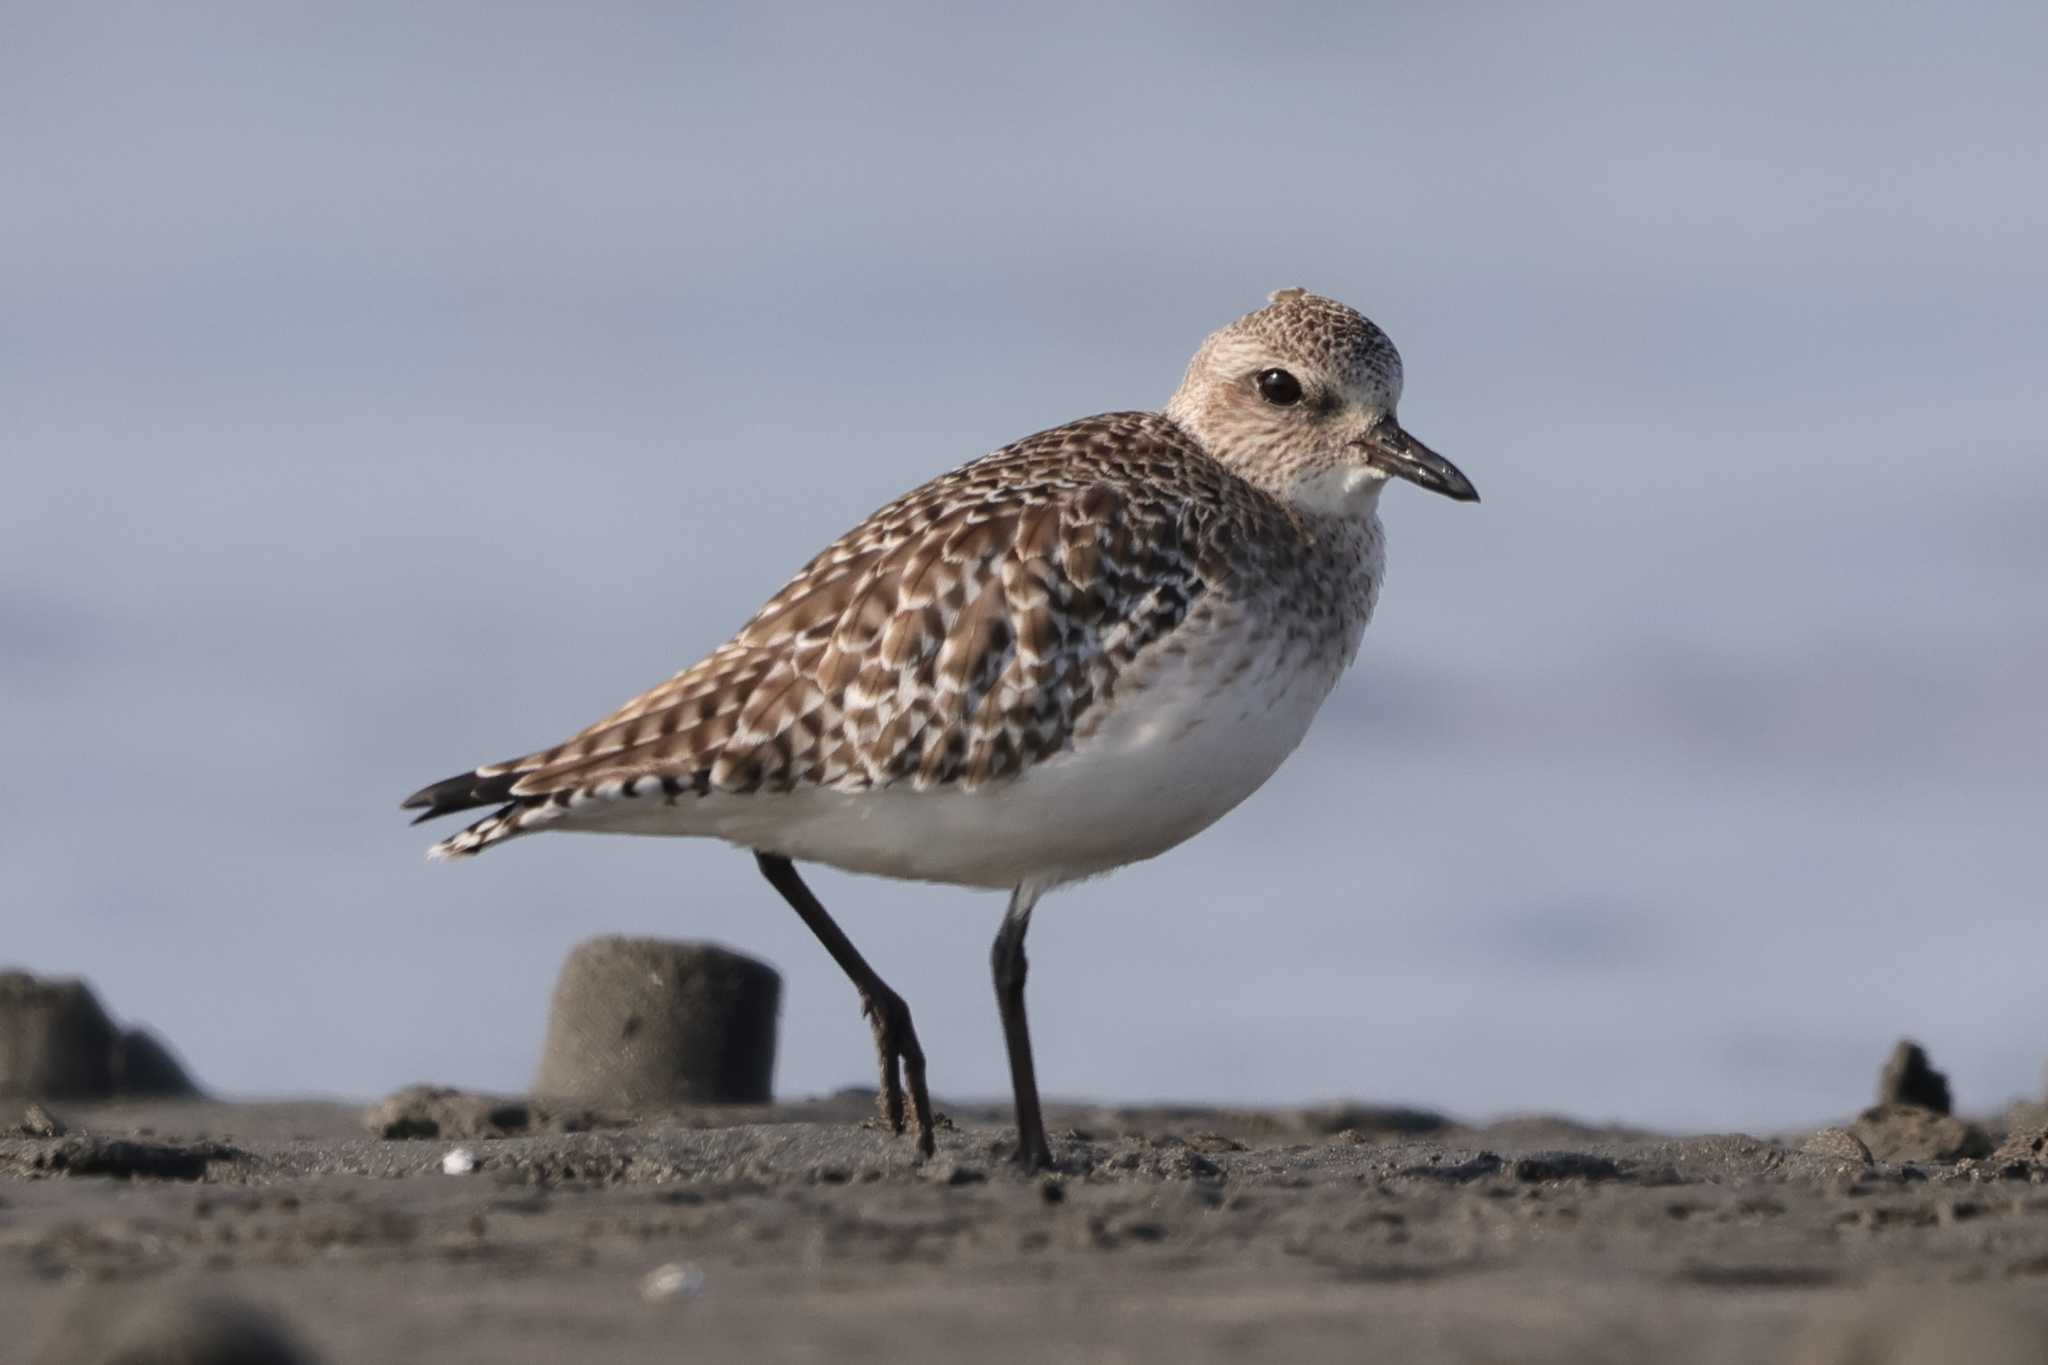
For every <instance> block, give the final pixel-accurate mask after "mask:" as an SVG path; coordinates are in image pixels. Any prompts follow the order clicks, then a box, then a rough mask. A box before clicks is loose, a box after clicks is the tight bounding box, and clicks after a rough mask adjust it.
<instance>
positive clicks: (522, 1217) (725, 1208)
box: [0, 1095, 2048, 1365]
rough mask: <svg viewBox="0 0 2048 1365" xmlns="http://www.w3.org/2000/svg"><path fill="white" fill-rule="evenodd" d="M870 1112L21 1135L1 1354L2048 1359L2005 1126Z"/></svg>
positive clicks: (2034, 1175)
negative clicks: (1873, 1143)
mask: <svg viewBox="0 0 2048 1365" xmlns="http://www.w3.org/2000/svg"><path fill="white" fill-rule="evenodd" d="M443 1102H445V1096H444V1097H443ZM867 1104H868V1101H867V1099H866V1098H865V1097H860V1096H854V1095H846V1096H841V1097H836V1098H834V1099H830V1100H824V1101H818V1102H815V1103H810V1104H798V1105H785V1106H779V1107H770V1106H759V1107H739V1108H714V1107H704V1108H694V1109H675V1110H669V1111H664V1112H662V1113H660V1114H657V1115H652V1116H642V1117H640V1118H638V1119H621V1118H619V1117H618V1116H604V1117H600V1118H596V1119H593V1120H592V1123H593V1126H589V1127H586V1128H582V1130H581V1131H558V1130H559V1129H560V1128H562V1127H564V1126H567V1127H571V1128H576V1127H581V1124H580V1122H579V1123H570V1124H567V1125H565V1124H563V1123H561V1122H559V1121H557V1120H553V1119H551V1118H550V1116H549V1114H548V1112H547V1111H545V1110H541V1109H536V1110H534V1111H533V1112H534V1115H535V1117H534V1119H533V1121H532V1124H531V1127H530V1128H526V1129H524V1130H522V1129H521V1127H520V1124H519V1122H517V1121H514V1120H515V1118H516V1116H514V1115H512V1114H509V1113H507V1112H506V1111H504V1110H503V1109H502V1108H500V1107H499V1106H497V1105H496V1104H495V1103H493V1102H489V1101H484V1102H479V1104H477V1105H475V1106H472V1109H471V1110H470V1111H469V1112H474V1113H476V1114H480V1115H485V1116H489V1115H491V1114H496V1115H497V1119H498V1120H499V1121H497V1122H484V1121H482V1120H479V1122H478V1126H477V1128H476V1131H479V1132H493V1131H512V1132H514V1133H515V1135H514V1136H507V1137H472V1138H460V1139H450V1138H447V1137H440V1138H434V1139H422V1138H412V1139H389V1138H383V1137H380V1136H373V1135H372V1134H371V1131H370V1126H369V1123H367V1122H366V1116H365V1111H364V1109H363V1108H362V1107H361V1106H340V1105H328V1104H291V1105H277V1104H263V1105H233V1104H222V1103H212V1102H204V1101H183V1102H169V1101H163V1102H150V1103H136V1102H129V1103H102V1104H96V1105H91V1104H77V1105H72V1106H69V1107H55V1106H52V1107H53V1108H56V1113H55V1115H54V1117H55V1118H56V1119H57V1120H58V1121H59V1122H61V1124H62V1126H63V1128H64V1131H63V1132H62V1133H61V1134H60V1135H56V1136H48V1135H45V1136H26V1135H19V1136H7V1137H0V1322H4V1323H5V1324H7V1326H6V1328H5V1329H4V1335H5V1340H4V1342H0V1359H6V1360H10V1361H11V1360H16V1359H26V1360H36V1361H49V1362H70V1361H81V1362H82V1361H103V1360H110V1359H123V1360H128V1359H133V1360H144V1359H153V1358H155V1357H151V1356H148V1355H147V1354H141V1355H138V1354H135V1352H134V1350H133V1349H131V1348H130V1347H125V1346H123V1345H122V1344H121V1343H123V1342H130V1343H132V1342H133V1341H135V1340H141V1341H144V1342H150V1341H161V1340H167V1339H168V1337H169V1335H170V1334H171V1329H170V1328H165V1327H163V1326H162V1324H164V1323H166V1322H169V1323H172V1324H173V1325H174V1326H177V1325H178V1324H182V1326H177V1330H179V1331H185V1330H188V1329H189V1330H191V1331H195V1332H200V1333H201V1334H202V1335H203V1334H204V1333H205V1332H209V1331H210V1332H214V1333H215V1334H216V1335H219V1334H223V1333H224V1334H227V1336H231V1337H234V1338H235V1339H236V1340H240V1339H242V1336H247V1335H249V1334H254V1335H255V1336H257V1337H262V1336H263V1334H264V1333H266V1332H268V1333H272V1334H274V1335H276V1336H277V1337H278V1339H279V1340H286V1341H288V1342H289V1343H290V1349H289V1350H287V1349H286V1348H285V1347H284V1346H277V1347H275V1349H273V1350H272V1352H271V1354H270V1355H269V1356H266V1357H263V1358H267V1359H268V1358H275V1359H304V1360H316V1361H328V1362H333V1363H335V1365H342V1363H344V1362H383V1361H408V1360H435V1361H469V1360H475V1361H491V1362H497V1363H498V1365H513V1363H515V1362H542V1361H560V1360H602V1361H656V1360H660V1361H671V1360H676V1359H683V1358H688V1359H693V1360H726V1359H731V1360H739V1359H788V1360H821V1361H824V1360H829V1361H858V1360H871V1359H872V1360H882V1359H890V1360H904V1359H968V1358H972V1359H976V1360H982V1361H987V1360H1025V1359H1048V1358H1053V1359H1062V1360H1081V1361H1173V1362H1186V1361H1191V1360H1242V1359H1274V1360H1280V1359H1310V1358H1317V1359H1319V1358H1343V1359H1381V1360H1405V1361H1560V1362H1562V1361H1572V1362H1597V1361H1638V1360H1656V1361H1729V1362H1734V1361H1759V1360H1762V1361H1779V1360H1783V1361H1842V1362H1850V1361H1871V1362H1877V1361H1901V1362H1903V1361H1922V1360H1927V1361H1933V1360H1940V1359H1949V1358H1965V1357H1968V1358H1974V1359H1985V1360H1997V1359H2005V1358H2008V1357H2007V1356H2006V1355H2001V1354H2000V1352H2013V1353H2015V1354H2011V1355H2010V1358H2012V1359H2015V1360H2020V1359H2042V1358H2048V1324H2044V1322H2043V1320H2042V1318H2041V1317H2040V1316H2039V1315H2040V1313H2041V1312H2042V1311H2043V1310H2044V1309H2048V1184H2044V1183H2043V1182H2044V1181H2048V1167H2044V1166H2043V1165H2041V1164H2040V1160H2037V1158H2040V1159H2048V1157H2043V1155H2042V1148H2041V1145H2040V1143H2039V1141H2038V1140H2037V1138H2035V1137H2033V1136H2030V1134H2028V1133H2026V1132H2015V1133H2007V1132H2006V1131H2005V1130H2004V1129H2003V1128H2002V1127H2000V1126H1998V1125H1996V1124H1993V1125H1991V1126H1990V1129H1989V1132H1988V1134H1987V1136H1988V1137H1991V1138H1997V1139H1999V1140H2000V1142H2001V1143H2002V1145H2001V1146H1999V1147H1998V1149H1997V1152H1998V1154H1997V1155H1993V1156H1990V1157H1984V1158H1967V1159H1963V1160H1960V1161H1930V1162H1910V1161H1907V1162H1889V1163H1887V1162H1875V1163H1873V1162H1871V1161H1869V1160H1867V1159H1866V1158H1865V1156H1864V1155H1863V1153H1864V1151H1866V1150H1868V1145H1867V1139H1863V1138H1859V1137H1857V1136H1856V1135H1855V1134H1854V1133H1852V1132H1850V1131H1849V1130H1847V1129H1845V1128H1838V1129H1829V1130H1824V1131H1822V1132H1820V1133H1817V1134H1792V1135H1786V1136H1784V1137H1783V1138H1782V1139H1781V1140H1777V1141H1770V1140H1763V1139H1758V1138H1751V1137H1742V1136H1712V1137H1693V1138H1684V1139H1670V1138H1664V1137H1657V1136H1650V1135H1643V1134H1631V1133H1626V1132H1619V1131H1613V1130H1596V1129H1590V1128H1585V1127H1580V1126H1576V1125H1572V1124H1568V1123H1564V1122H1559V1121H1545V1120H1526V1121H1518V1122H1512V1123H1504V1124H1496V1125H1492V1126H1489V1127H1483V1128H1461V1127H1455V1126H1444V1125H1442V1124H1441V1121H1438V1120H1434V1119H1433V1118H1432V1116H1429V1115H1426V1114H1417V1113H1413V1112H1409V1111H1398V1110H1396V1111H1375V1110H1367V1109H1360V1110H1355V1111H1346V1110H1328V1109H1326V1110H1320V1111H1303V1112H1298V1113H1242V1112H1224V1111H1205V1110H1198V1109H1188V1110H1165V1109H1146V1110H1102V1109H1078V1108H1065V1107H1058V1106H1056V1107H1055V1109H1054V1111H1053V1115H1052V1121H1051V1127H1052V1132H1053V1136H1054V1142H1055V1146H1056V1147H1057V1149H1058V1150H1059V1153H1060V1155H1061V1157H1062V1159H1063V1162H1064V1164H1065V1166H1066V1169H1065V1170H1064V1171H1063V1172H1061V1173H1060V1174H1058V1175H1055V1176H1040V1177H1035V1178H1029V1179H1027V1178H1024V1177H1022V1176H1020V1175H1017V1174H1014V1173H1013V1172H1012V1170H1011V1169H1010V1168H1009V1166H1008V1165H1007V1164H1006V1162H1005V1155H1006V1153H1007V1150H1008V1143H1009V1137H1008V1132H1007V1130H1006V1129H1005V1128H1003V1127H1002V1126H1001V1125H1000V1118H1001V1113H1000V1111H998V1110H995V1109H990V1108H970V1107H964V1106H952V1119H951V1121H950V1122H948V1123H946V1124H943V1125H942V1131H941V1133H940V1137H939V1152H938V1156H937V1158H936V1159H934V1160H932V1161H929V1162H920V1161H918V1160H917V1159H916V1158H915V1155H914V1153H913V1152H912V1150H911V1147H910V1144H909V1143H908V1142H907V1141H906V1140H903V1139H899V1138H892V1137H890V1136H889V1135H887V1134H885V1133H883V1132H881V1131H879V1129H878V1128H877V1127H876V1126H875V1125H874V1124H873V1123H872V1122H871V1121H864V1116H865V1114H866V1112H867ZM942 1107H945V1106H942ZM440 1112H442V1113H444V1114H446V1113H456V1114H458V1115H459V1113H460V1112H462V1111H461V1110H460V1109H459V1107H458V1109H455V1110H449V1109H446V1108H445V1107H444V1109H443V1110H441V1111H440ZM390 1113H391V1111H390V1109H389V1107H386V1108H385V1109H383V1110H382V1111H381V1112H380V1113H379V1114H378V1116H377V1118H376V1119H375V1120H374V1121H375V1122H377V1123H379V1124H380V1125H388V1123H389V1120H390ZM45 1117H51V1115H48V1114H46V1115H45ZM1867 1118H1868V1116H1866V1119H1867ZM11 1122H12V1116H11V1114H9V1115H0V1132H14V1133H21V1132H23V1130H22V1129H21V1128H18V1127H12V1126H10V1124H11ZM507 1123H510V1127H509V1128H508V1127H507ZM38 1131H43V1132H46V1133H47V1131H48V1130H47V1129H46V1128H44V1129H39V1130H38ZM379 1131H383V1129H382V1128H381V1127H380V1129H379ZM521 1131H524V1132H526V1133H528V1134H530V1135H516V1134H518V1133H520V1132H521ZM1936 1140H1939V1137H1938V1136H1937V1139H1936ZM451 1172H453V1173H451ZM195 1324H196V1325H195ZM236 1334H241V1335H240V1336H238V1335H236ZM1930 1334H1931V1335H1930ZM209 1339H211V1338H209ZM265 1339H266V1340H267V1339H268V1338H265ZM124 1351H125V1352H126V1354H123V1352H124ZM220 1358H222V1359H225V1358H228V1357H227V1356H225V1355H222V1356H220Z"/></svg>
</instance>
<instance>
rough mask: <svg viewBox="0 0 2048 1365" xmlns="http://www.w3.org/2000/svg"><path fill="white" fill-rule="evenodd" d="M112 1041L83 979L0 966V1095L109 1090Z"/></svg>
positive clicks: (61, 1095)
mask: <svg viewBox="0 0 2048 1365" xmlns="http://www.w3.org/2000/svg"><path fill="white" fill-rule="evenodd" d="M115 1043H116V1034H115V1032H114V1024H113V1021H112V1020H110V1019H108V1018H107V1012H106V1011H105V1010H104V1009H102V1008H100V1002H99V999H98V998H97V997H96V996H94V995H93V993H92V987H90V986H88V985H86V984H85V983H84V982H83V981H77V980H58V979H52V978H44V977H38V976H32V975H30V974H29V973H28V972H0V1096H11V1097H20V1098H25V1099H27V1098H48V1099H98V1098H104V1097H105V1096H107V1095H111V1094H112V1093H113V1091H114V1071H113V1067H114V1047H115Z"/></svg>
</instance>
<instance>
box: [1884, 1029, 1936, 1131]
mask: <svg viewBox="0 0 2048 1365" xmlns="http://www.w3.org/2000/svg"><path fill="white" fill-rule="evenodd" d="M1877 1102H1878V1104H1879V1105H1880V1106H1883V1105H1888V1104H1912V1105H1918V1106H1919V1107H1920V1108H1922V1109H1931V1110H1933V1111H1934V1112H1935V1113H1937V1114H1946V1113H1949V1112H1950V1108H1951V1103H1950V1099H1949V1093H1948V1077H1946V1076H1944V1075H1942V1074H1941V1073H1940V1072H1939V1071H1936V1070H1935V1069H1934V1068H1933V1067H1932V1066H1931V1065H1929V1064H1928V1061H1927V1054H1926V1053H1925V1052H1924V1051H1922V1050H1921V1047H1920V1044H1918V1043H1916V1042H1914V1041H1913V1040H1912V1039H1910V1038H1901V1039H1900V1040H1899V1045H1898V1046H1897V1047H1895V1048H1893V1049H1892V1055H1891V1060H1890V1061H1888V1062H1886V1063H1885V1064H1884V1073H1883V1074H1882V1075H1881V1076H1879V1077H1878V1082H1877Z"/></svg>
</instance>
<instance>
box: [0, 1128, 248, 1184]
mask: <svg viewBox="0 0 2048 1365" xmlns="http://www.w3.org/2000/svg"><path fill="white" fill-rule="evenodd" d="M22 1146H24V1147H26V1148H27V1149H28V1150H26V1151H19V1152H12V1153H7V1154H5V1156H0V1171H6V1172H8V1173H10V1174H19V1175H106V1176H113V1177H115V1178H117V1179H122V1180H133V1179H144V1180H198V1179H201V1178H202V1177H204V1176H205V1175H206V1168H207V1166H208V1165H209V1164H211V1163H212V1162H215V1161H228V1160H232V1159H234V1158H235V1157H238V1156H240V1155H242V1154H241V1153H240V1152H238V1151H236V1150H235V1149H234V1148H233V1147H230V1146H228V1145H226V1144H225V1143H220V1142H156V1141H153V1140H151V1139H147V1138H117V1137H101V1136H98V1135H96V1134H83V1133H81V1134H74V1135H72V1136H70V1137H64V1138H57V1139H54V1140H52V1141H50V1142H48V1143H36V1144H27V1143H24V1144H22Z"/></svg>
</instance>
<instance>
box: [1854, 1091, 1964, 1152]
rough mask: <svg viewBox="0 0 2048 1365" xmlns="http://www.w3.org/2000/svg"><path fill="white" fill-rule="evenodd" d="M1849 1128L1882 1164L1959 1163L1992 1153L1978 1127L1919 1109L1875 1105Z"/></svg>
mask: <svg viewBox="0 0 2048 1365" xmlns="http://www.w3.org/2000/svg"><path fill="white" fill-rule="evenodd" d="M1849 1127H1850V1131H1851V1132H1853V1133H1854V1134H1855V1135H1856V1136H1857V1137H1858V1138H1861V1139H1862V1140H1863V1145H1864V1146H1866V1147H1868V1148H1869V1149H1870V1154H1871V1155H1872V1156H1873V1157H1875V1158H1876V1159H1877V1160H1879V1161H1891V1162H1900V1161H1960V1160H1962V1159H1963V1158H1964V1157H1976V1156H1987V1155H1989V1154H1990V1152H1991V1139H1990V1138H1989V1137H1988V1136H1987V1135H1986V1134H1985V1132H1984V1130H1983V1129H1982V1128H1979V1127H1978V1126H1977V1125H1976V1124H1974V1123H1965V1122H1964V1121H1963V1120H1961V1119H1958V1118H1953V1117H1951V1116H1949V1115H1947V1114H1938V1113H1936V1112H1935V1111H1934V1110H1932V1109H1923V1108H1921V1107H1919V1106H1918V1105H1911V1104H1880V1105H1875V1106H1873V1107H1872V1108H1869V1109H1866V1110H1864V1111H1863V1112H1862V1113H1861V1114H1858V1115H1857V1116H1856V1121H1855V1122H1854V1123H1852V1124H1851V1125H1849Z"/></svg>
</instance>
